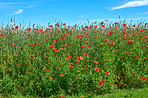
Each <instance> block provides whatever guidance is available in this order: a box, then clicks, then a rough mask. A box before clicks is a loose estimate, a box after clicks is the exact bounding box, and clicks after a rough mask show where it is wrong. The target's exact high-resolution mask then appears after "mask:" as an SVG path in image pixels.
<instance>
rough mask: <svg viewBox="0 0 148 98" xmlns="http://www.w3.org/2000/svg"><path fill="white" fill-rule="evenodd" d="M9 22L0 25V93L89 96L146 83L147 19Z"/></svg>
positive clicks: (140, 86) (129, 88) (147, 69)
mask: <svg viewBox="0 0 148 98" xmlns="http://www.w3.org/2000/svg"><path fill="white" fill-rule="evenodd" d="M11 22H12V23H13V24H8V25H7V26H5V27H4V26H3V25H2V27H1V28H0V96H3V97H7V96H9V95H14V96H26V95H30V96H34V97H51V96H52V97H64V96H78V97H93V96H98V95H104V94H112V93H114V92H119V91H122V90H131V89H141V88H147V87H148V35H147V34H148V23H146V22H140V23H139V24H135V25H133V24H132V23H130V24H126V23H125V21H119V22H115V23H109V24H108V23H107V22H105V21H104V22H94V23H92V24H89V21H88V23H87V24H85V25H81V26H79V25H77V24H76V25H75V26H69V25H67V24H66V23H62V22H57V23H56V24H48V27H47V28H45V27H43V26H39V25H33V26H30V24H29V26H28V27H24V26H22V25H21V24H20V25H16V24H15V21H14V20H11ZM119 93H120V92H119Z"/></svg>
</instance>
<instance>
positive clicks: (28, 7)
mask: <svg viewBox="0 0 148 98" xmlns="http://www.w3.org/2000/svg"><path fill="white" fill-rule="evenodd" d="M32 7H35V6H34V5H31V6H27V7H24V8H32Z"/></svg>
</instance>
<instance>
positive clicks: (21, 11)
mask: <svg viewBox="0 0 148 98" xmlns="http://www.w3.org/2000/svg"><path fill="white" fill-rule="evenodd" d="M21 13H23V10H22V9H19V10H18V11H16V12H15V13H14V14H21Z"/></svg>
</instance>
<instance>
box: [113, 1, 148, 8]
mask: <svg viewBox="0 0 148 98" xmlns="http://www.w3.org/2000/svg"><path fill="white" fill-rule="evenodd" d="M145 5H148V0H134V1H129V2H127V3H125V4H123V5H121V6H117V7H113V8H112V9H111V10H116V9H122V8H128V7H138V6H145Z"/></svg>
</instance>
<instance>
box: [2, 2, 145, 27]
mask: <svg viewBox="0 0 148 98" xmlns="http://www.w3.org/2000/svg"><path fill="white" fill-rule="evenodd" d="M119 15H120V17H121V19H127V21H128V20H131V19H133V20H135V21H137V20H140V19H141V18H142V19H146V21H147V20H148V0H0V26H1V23H2V22H4V24H7V23H8V21H9V22H10V20H11V18H14V17H15V19H16V24H18V25H19V23H20V22H23V20H24V21H25V24H26V25H28V24H29V20H30V21H31V24H41V25H45V24H48V22H51V24H52V21H55V19H56V20H57V21H59V20H60V21H62V22H65V23H66V24H67V25H73V24H74V23H80V22H84V21H87V19H89V20H90V21H91V22H93V21H95V20H98V21H103V20H104V19H109V20H110V21H118V16H119Z"/></svg>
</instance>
